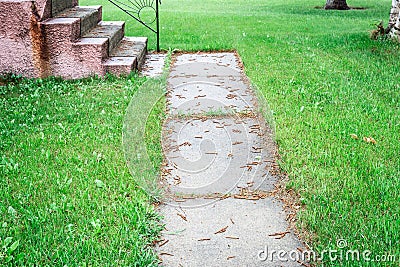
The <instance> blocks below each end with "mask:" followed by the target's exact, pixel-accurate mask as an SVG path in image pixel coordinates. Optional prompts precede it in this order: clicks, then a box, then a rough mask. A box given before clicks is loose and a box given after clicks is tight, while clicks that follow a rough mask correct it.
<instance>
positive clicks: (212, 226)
mask: <svg viewBox="0 0 400 267" xmlns="http://www.w3.org/2000/svg"><path fill="white" fill-rule="evenodd" d="M161 210H162V215H164V218H165V219H164V223H165V224H166V230H165V231H164V236H163V241H162V242H161V244H163V243H165V242H167V243H166V244H165V245H163V246H161V247H159V249H158V250H159V253H160V255H161V258H162V260H163V262H162V266H171V267H172V266H173V267H180V266H185V267H198V266H207V267H219V266H238V267H239V266H240V267H241V266H249V267H253V266H260V267H261V266H301V265H300V264H299V263H297V262H296V261H292V260H290V258H289V257H286V258H287V259H288V261H287V262H285V261H281V260H279V259H278V258H277V256H276V255H274V258H272V255H271V254H270V253H271V252H272V250H275V251H279V250H284V251H287V252H291V251H298V250H297V249H298V248H302V247H303V245H302V244H301V242H299V241H298V240H297V238H296V237H295V236H294V235H293V234H291V233H290V234H286V235H285V236H284V237H283V238H281V239H276V238H277V237H279V236H270V235H273V234H276V233H285V232H287V229H286V228H287V222H286V221H285V213H284V212H283V209H282V204H281V203H280V202H279V201H276V200H274V199H273V198H267V199H262V200H259V201H249V200H238V199H232V198H229V199H225V200H221V201H217V202H215V203H213V204H210V205H206V206H199V207H195V208H181V207H174V206H171V205H167V206H164V207H163V208H162V209H161ZM225 227H227V228H226V231H225V232H222V233H217V232H218V231H219V230H221V229H224V228H225ZM263 251H264V252H265V253H262V252H263ZM266 255H269V257H268V258H266ZM282 259H284V258H282Z"/></svg>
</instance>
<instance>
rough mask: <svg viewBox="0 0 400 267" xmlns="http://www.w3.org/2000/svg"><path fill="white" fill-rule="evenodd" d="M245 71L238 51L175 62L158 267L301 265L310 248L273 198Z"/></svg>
mask: <svg viewBox="0 0 400 267" xmlns="http://www.w3.org/2000/svg"><path fill="white" fill-rule="evenodd" d="M241 66H242V65H241V62H240V59H239V58H238V56H237V55H236V54H235V53H210V54H182V55H178V56H176V58H175V59H174V61H173V63H172V66H171V73H170V75H169V78H168V83H169V84H168V88H169V90H168V96H167V99H168V101H167V106H168V119H167V120H166V122H165V124H164V131H163V149H164V157H165V164H164V169H163V179H162V183H163V186H164V188H165V191H166V192H167V193H166V195H167V197H166V199H165V201H164V203H163V204H162V205H161V206H160V212H161V214H162V215H164V223H165V225H166V227H165V231H164V232H163V240H162V241H161V242H160V243H159V245H158V248H157V249H158V252H159V255H160V258H161V259H162V266H184V267H186V266H301V264H300V263H299V262H297V261H296V260H295V258H296V257H299V255H296V254H299V253H300V252H299V250H298V249H304V247H303V245H302V243H301V242H300V241H299V240H298V239H297V238H296V236H295V235H294V234H293V233H292V232H291V231H290V230H288V229H289V225H288V223H287V222H286V220H285V218H286V216H287V215H286V214H285V212H284V210H283V205H282V203H281V202H279V201H278V200H276V199H274V197H273V196H272V190H273V189H274V186H273V185H274V183H276V182H277V178H276V177H275V176H274V175H273V174H272V173H271V172H270V170H271V168H273V167H274V162H275V160H274V155H275V145H274V142H273V136H272V135H273V133H272V131H271V130H270V129H269V127H268V126H267V125H266V123H265V121H264V119H263V118H262V117H261V116H260V115H259V113H258V103H257V99H256V97H255V95H254V92H253V91H252V88H251V86H250V85H249V82H248V79H247V77H246V76H245V74H244V73H243V71H242V68H241ZM278 251H281V253H280V254H279V255H278Z"/></svg>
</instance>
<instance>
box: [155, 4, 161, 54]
mask: <svg viewBox="0 0 400 267" xmlns="http://www.w3.org/2000/svg"><path fill="white" fill-rule="evenodd" d="M158 1H159V0H156V27H157V52H160V16H159V13H158ZM160 4H161V0H160Z"/></svg>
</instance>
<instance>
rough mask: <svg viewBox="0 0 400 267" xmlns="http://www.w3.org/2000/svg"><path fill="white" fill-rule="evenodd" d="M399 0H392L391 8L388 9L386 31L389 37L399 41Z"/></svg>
mask: <svg viewBox="0 0 400 267" xmlns="http://www.w3.org/2000/svg"><path fill="white" fill-rule="evenodd" d="M399 14H400V0H392V9H391V10H390V18H389V25H388V27H387V28H386V32H387V33H388V35H389V36H390V37H392V38H393V39H396V40H397V41H400V16H399Z"/></svg>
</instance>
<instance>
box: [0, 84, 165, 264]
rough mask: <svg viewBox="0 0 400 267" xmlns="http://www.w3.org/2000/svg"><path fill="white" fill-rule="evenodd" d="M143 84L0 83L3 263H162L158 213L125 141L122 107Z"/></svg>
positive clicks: (151, 123)
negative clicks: (130, 163)
mask: <svg viewBox="0 0 400 267" xmlns="http://www.w3.org/2000/svg"><path fill="white" fill-rule="evenodd" d="M144 81H145V79H144V78H138V77H136V76H131V77H128V78H126V79H114V78H112V77H111V78H109V79H106V80H100V79H87V80H81V81H61V80H58V79H46V80H22V81H18V82H10V83H9V84H8V85H7V86H1V87H0V102H1V109H0V118H1V120H0V134H1V139H0V152H1V158H0V177H1V179H0V199H1V201H0V244H1V245H0V266H152V265H154V266H156V256H155V255H154V252H153V251H152V249H151V248H150V246H151V245H152V243H153V241H154V240H155V239H157V238H158V235H159V231H160V229H161V227H160V226H159V216H158V215H157V214H156V213H155V211H154V207H153V206H151V204H150V203H151V202H150V199H149V197H148V196H146V194H145V193H143V192H142V191H141V190H140V189H138V188H137V186H136V185H135V181H134V178H133V177H132V176H131V174H130V173H129V170H128V168H127V167H126V162H125V158H124V153H123V151H122V145H121V143H122V140H121V134H122V124H123V120H124V115H125V110H126V108H127V106H128V103H129V102H130V100H131V98H132V96H133V95H134V94H135V93H136V92H137V90H140V89H139V87H140V86H141V85H142V84H143V82H144ZM157 121H158V119H157V118H155V117H153V118H152V119H151V120H150V121H149V123H148V124H149V126H150V127H153V128H154V125H157ZM155 129H156V130H157V128H155ZM148 139H149V141H150V142H153V141H152V138H148ZM149 147H152V148H153V149H154V150H155V151H151V152H152V153H154V154H155V153H156V150H158V151H157V153H158V154H160V150H159V149H160V148H159V146H158V147H157V146H154V145H151V143H149ZM159 164H160V163H159Z"/></svg>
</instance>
